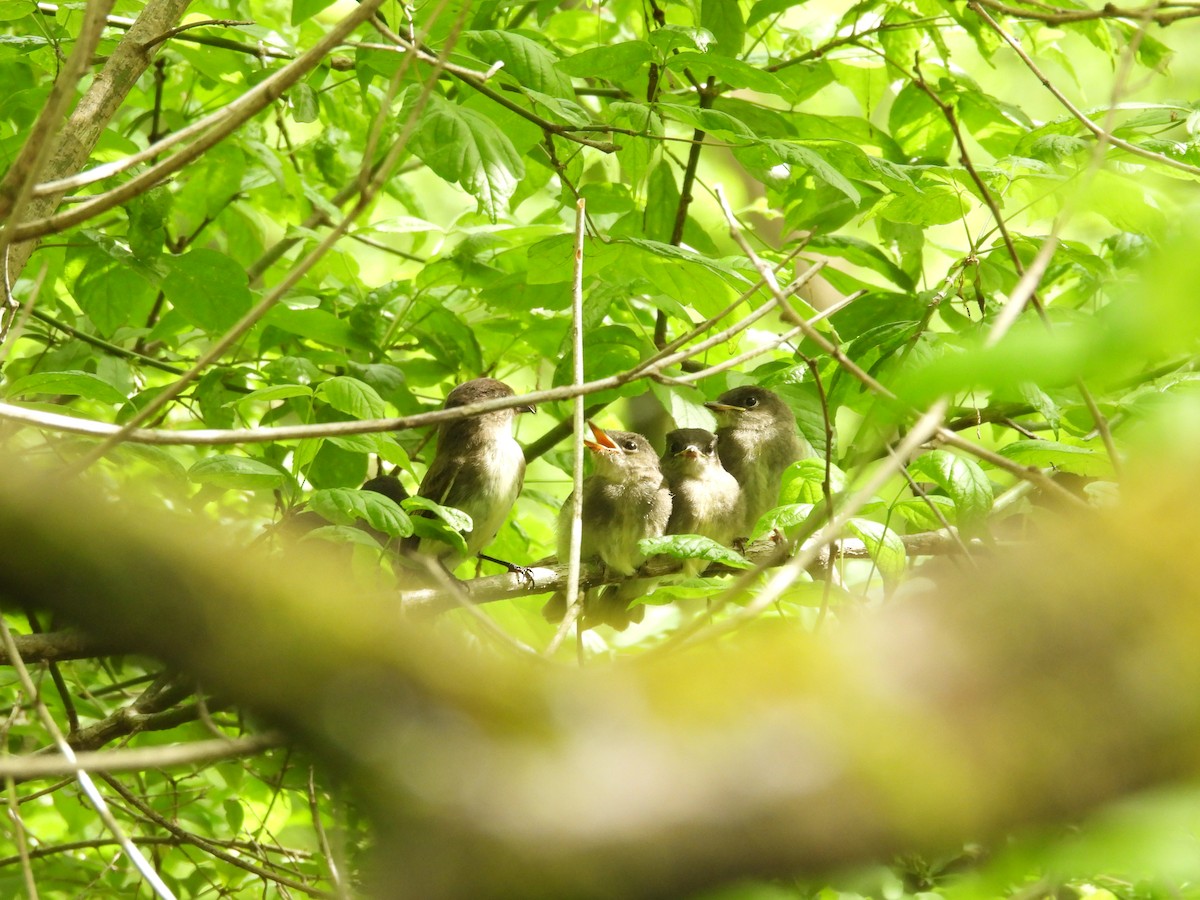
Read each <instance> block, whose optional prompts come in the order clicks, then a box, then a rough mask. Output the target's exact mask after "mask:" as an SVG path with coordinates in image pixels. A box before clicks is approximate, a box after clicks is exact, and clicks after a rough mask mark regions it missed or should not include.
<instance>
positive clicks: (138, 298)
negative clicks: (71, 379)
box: [72, 252, 155, 337]
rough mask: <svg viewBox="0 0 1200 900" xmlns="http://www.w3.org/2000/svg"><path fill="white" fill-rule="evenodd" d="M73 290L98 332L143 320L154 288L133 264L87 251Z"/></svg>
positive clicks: (150, 302)
mask: <svg viewBox="0 0 1200 900" xmlns="http://www.w3.org/2000/svg"><path fill="white" fill-rule="evenodd" d="M72 294H73V295H74V297H75V302H77V303H78V304H79V308H80V309H82V310H83V311H84V313H85V314H86V315H87V317H88V318H89V319H91V320H92V324H94V325H95V326H96V330H97V331H99V332H100V334H102V335H104V336H106V337H108V336H111V335H112V334H113V333H114V332H115V331H116V330H117V329H118V328H123V327H126V326H128V325H135V324H144V323H145V322H146V319H147V317H148V316H149V315H150V310H151V308H152V307H153V306H154V294H155V288H154V285H153V284H152V283H151V281H150V280H149V278H148V277H147V275H146V274H145V273H144V272H142V271H141V270H140V269H139V268H138V267H137V266H136V265H131V264H130V262H122V261H121V260H118V259H114V258H113V257H111V256H109V255H107V254H104V253H99V252H96V253H90V254H89V255H88V257H87V262H86V263H85V265H84V268H83V271H82V272H80V273H79V277H78V278H77V279H76V280H75V285H74V289H73V290H72Z"/></svg>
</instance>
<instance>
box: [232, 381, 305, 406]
mask: <svg viewBox="0 0 1200 900" xmlns="http://www.w3.org/2000/svg"><path fill="white" fill-rule="evenodd" d="M312 395H313V389H312V388H310V387H308V386H307V385H303V384H274V385H271V387H265V388H260V389H259V390H257V391H251V392H250V393H249V394H247V395H246V396H245V397H239V398H238V399H236V400H230V401H229V402H228V403H226V404H225V405H226V406H235V405H236V406H238V407H239V408H241V409H246V408H247V407H250V406H253V405H254V404H256V403H272V402H274V401H276V400H290V399H291V398H292V397H311V396H312Z"/></svg>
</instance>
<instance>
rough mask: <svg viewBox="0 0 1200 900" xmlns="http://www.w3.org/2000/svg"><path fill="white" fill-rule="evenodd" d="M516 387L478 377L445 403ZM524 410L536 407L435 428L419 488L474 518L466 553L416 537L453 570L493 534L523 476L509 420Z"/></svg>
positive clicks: (453, 405)
mask: <svg viewBox="0 0 1200 900" xmlns="http://www.w3.org/2000/svg"><path fill="white" fill-rule="evenodd" d="M514 393H515V392H514V391H513V389H512V388H510V387H509V386H508V385H507V384H505V383H504V382H503V381H497V380H496V379H495V378H476V379H474V380H473V381H468V382H465V383H463V384H460V385H459V386H458V387H456V388H455V389H454V390H452V391H451V392H450V393H449V395H448V396H447V397H446V403H445V408H446V409H455V408H457V407H461V406H467V405H468V404H471V403H479V402H481V401H483V400H495V399H497V398H500V397H512V396H514ZM526 412H534V408H533V407H532V406H516V407H510V408H508V409H497V410H493V411H492V412H485V413H480V414H479V415H475V416H469V417H468V418H465V419H457V420H455V421H453V422H447V423H446V424H444V425H442V426H441V427H440V428H439V429H438V445H437V453H435V454H434V457H433V462H432V463H430V465H429V470H428V471H427V472H426V473H425V478H424V479H423V480H422V481H421V487H420V488H419V489H418V491H417V493H418V494H419V495H420V496H422V497H426V498H428V499H430V500H432V501H434V502H435V503H439V504H441V505H442V506H453V507H455V508H457V509H461V510H462V511H463V512H465V513H466V514H467V515H469V516H470V517H471V521H472V523H474V524H473V526H472V528H471V530H470V531H469V532H468V533H467V534H465V535H464V538H465V540H466V543H467V554H466V556H463V555H461V554H459V553H457V552H456V551H455V550H454V549H453V548H452V547H451V546H450V545H449V544H447V543H444V542H442V541H436V540H429V539H426V540H422V541H421V542H420V545H419V548H418V552H421V553H427V554H431V555H433V556H436V557H438V558H439V559H441V560H442V562H443V563H445V565H446V567H447V568H448V569H451V570H453V569H454V567H455V566H457V565H458V564H459V563H460V562H462V561H463V560H464V559H467V558H469V557H471V556H475V555H476V554H477V553H479V551H481V550H482V549H483V548H484V547H486V546H487V545H488V544H490V543H491V542H492V540H493V539H494V538H495V537H496V533H497V532H499V531H500V526H501V525H503V524H504V520H505V519H507V518H508V514H509V512H510V511H511V510H512V508H513V504H514V503H515V502H516V500H517V495H518V494H520V493H521V485H522V484H524V482H525V452H524V451H523V450H522V449H521V445H520V444H518V443H517V441H516V439H515V438H514V437H513V422H514V421H515V419H516V417H517V415H518V414H519V413H526Z"/></svg>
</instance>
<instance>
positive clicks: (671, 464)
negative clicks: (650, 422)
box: [662, 428, 721, 475]
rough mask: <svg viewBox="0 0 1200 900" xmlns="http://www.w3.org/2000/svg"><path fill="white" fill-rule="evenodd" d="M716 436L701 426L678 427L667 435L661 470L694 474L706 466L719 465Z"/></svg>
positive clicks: (679, 473) (676, 473)
mask: <svg viewBox="0 0 1200 900" xmlns="http://www.w3.org/2000/svg"><path fill="white" fill-rule="evenodd" d="M720 464H721V461H720V459H719V458H718V457H717V436H716V435H715V434H713V433H712V432H711V431H705V430H704V429H703V428H678V429H676V430H675V431H672V432H671V433H670V434H668V435H667V449H666V452H665V453H663V457H662V467H663V471H664V472H667V473H668V474H675V475H696V474H699V473H701V472H703V471H704V470H705V468H707V467H708V466H714V465H715V466H719V465H720Z"/></svg>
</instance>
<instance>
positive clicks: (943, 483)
mask: <svg viewBox="0 0 1200 900" xmlns="http://www.w3.org/2000/svg"><path fill="white" fill-rule="evenodd" d="M908 470H909V472H910V473H911V474H912V475H913V477H914V478H917V479H918V480H920V479H921V478H924V479H927V480H929V481H932V482H933V483H934V484H936V485H937V486H938V487H940V488H941V489H942V490H943V491H945V492H946V494H947V495H948V496H949V497H950V498H951V499H952V500H953V501H954V505H955V508H956V509H957V510H958V524H959V526H960V527H961V528H963V529H964V530H965V531H971V532H975V531H977V530H978V529H979V527H980V526H981V525H982V524H983V522H984V521H985V520H986V519H987V517H988V514H989V513H990V512H991V510H992V483H991V482H990V481H988V477H987V474H986V473H985V472H984V471H983V469H981V468H980V467H979V464H978V463H976V462H975V461H974V460H970V459H964V458H963V457H961V456H955V455H954V454H953V453H950V452H949V451H946V450H931V451H930V452H929V453H926V454H924V455H922V456H919V457H918V458H917V459H915V460H913V462H911V463H909V466H908Z"/></svg>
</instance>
